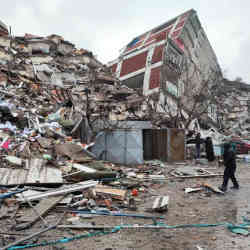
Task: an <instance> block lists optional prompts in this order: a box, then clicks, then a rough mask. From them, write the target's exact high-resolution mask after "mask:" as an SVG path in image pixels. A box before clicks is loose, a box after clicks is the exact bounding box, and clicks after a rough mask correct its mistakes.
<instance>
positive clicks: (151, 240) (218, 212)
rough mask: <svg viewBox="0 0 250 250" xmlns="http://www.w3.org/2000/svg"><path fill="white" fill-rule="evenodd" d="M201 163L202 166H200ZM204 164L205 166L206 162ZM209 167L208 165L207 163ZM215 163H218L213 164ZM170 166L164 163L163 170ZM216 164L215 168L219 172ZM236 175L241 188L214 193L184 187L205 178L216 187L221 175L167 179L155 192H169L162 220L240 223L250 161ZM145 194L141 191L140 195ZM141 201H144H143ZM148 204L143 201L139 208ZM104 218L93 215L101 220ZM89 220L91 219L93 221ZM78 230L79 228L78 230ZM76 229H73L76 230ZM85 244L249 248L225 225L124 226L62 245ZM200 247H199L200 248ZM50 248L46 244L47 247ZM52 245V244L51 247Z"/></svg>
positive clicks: (245, 211)
mask: <svg viewBox="0 0 250 250" xmlns="http://www.w3.org/2000/svg"><path fill="white" fill-rule="evenodd" d="M203 167H204V166H203ZM205 167H206V166H205ZM209 167H210V168H211V166H209ZM212 167H217V166H212ZM169 169H171V166H169V167H167V169H166V172H167V171H168V170H169ZM222 170H223V168H219V169H217V170H216V172H221V171H222ZM237 177H238V179H239V182H240V184H241V188H240V190H229V191H228V192H227V193H226V194H225V195H220V194H215V193H213V192H211V191H209V190H207V191H203V192H196V193H189V194H185V193H184V188H186V187H190V186H196V185H197V184H198V185H199V184H201V183H203V182H204V181H205V182H206V181H208V182H209V183H211V184H213V185H214V186H215V187H217V186H219V185H220V184H221V180H222V179H221V178H219V177H218V178H217V177H215V178H212V179H205V180H204V179H188V180H185V181H183V180H168V181H166V183H165V184H164V185H162V187H161V188H159V189H157V194H161V195H169V197H170V203H169V206H168V212H167V213H166V214H163V215H164V216H165V220H164V222H165V223H166V224H168V225H180V224H196V223H197V224H213V223H221V222H228V223H235V224H241V223H243V219H242V216H245V217H247V218H249V214H250V207H249V192H248V183H249V179H250V175H249V165H248V164H245V163H241V164H240V165H239V168H238V174H237ZM142 196H144V194H140V196H139V197H142ZM143 203H144V202H143ZM146 206H147V204H146V203H145V204H142V205H140V206H138V207H139V211H141V210H142V211H143V209H144V208H145V207H146ZM104 219H105V218H102V219H97V218H94V219H92V220H93V221H100V220H101V221H102V222H104V223H105V222H106V221H104ZM92 220H91V221H92ZM107 221H109V223H112V224H114V225H117V224H136V223H138V224H143V223H149V222H148V221H144V220H142V219H131V218H123V219H120V218H119V219H115V218H112V220H111V219H110V218H109V219H107ZM77 232H78V233H79V231H77ZM75 233H76V232H75ZM83 245H84V248H85V249H124V250H125V249H162V250H163V249H187V250H189V249H190V250H193V249H218V250H221V249H223V250H224V249H225V250H226V249H235V250H236V249H237V250H238V249H248V248H249V247H250V246H249V241H248V237H247V236H244V235H238V234H233V233H231V232H230V231H229V230H228V229H227V228H226V227H224V226H219V227H204V228H195V227H194V228H182V229H163V230H150V229H130V230H127V229H124V230H121V231H120V232H119V233H115V234H111V235H108V236H100V237H97V238H89V239H84V240H81V241H76V242H74V243H69V244H67V245H66V244H65V245H64V246H65V249H77V248H79V247H81V246H83ZM199 247H200V248H199ZM48 249H49V248H48ZM51 249H52V248H51Z"/></svg>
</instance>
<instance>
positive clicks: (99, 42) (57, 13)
mask: <svg viewBox="0 0 250 250" xmlns="http://www.w3.org/2000/svg"><path fill="white" fill-rule="evenodd" d="M191 8H193V9H195V10H196V11H197V13H198V16H199V18H200V21H201V24H202V26H203V28H204V29H205V32H206V33H207V36H208V38H209V40H210V42H211V44H212V47H213V48H214V50H215V53H216V55H217V57H218V59H219V63H220V65H221V67H222V69H223V71H224V72H225V74H226V76H227V77H229V78H231V79H234V78H235V77H238V76H239V77H242V78H243V80H244V81H246V82H248V83H250V67H249V66H250V32H249V23H250V15H249V12H250V1H248V0H240V1H235V0H210V1H209V0H182V1H174V0H173V1H166V0H155V1H147V0H126V1H121V0H106V1H101V0H91V1H82V0H72V1H69V0H67V1H66V0H8V1H2V3H1V9H0V13H1V15H0V19H1V20H2V21H3V22H5V23H6V24H7V25H11V26H12V30H13V33H14V35H23V34H25V33H32V34H37V35H50V34H58V35H62V36H63V37H64V38H65V39H66V40H69V41H71V42H73V43H75V44H76V45H77V47H82V48H85V49H89V50H91V51H93V53H94V54H96V55H98V59H99V60H100V61H102V62H104V63H106V62H108V61H111V60H113V59H115V58H116V57H117V56H118V54H119V49H121V48H122V47H123V46H125V45H126V44H127V43H128V42H130V40H131V39H132V38H134V37H135V36H137V35H140V34H141V33H143V32H145V31H147V30H149V29H151V28H153V27H155V26H157V25H159V24H161V23H163V22H165V21H167V20H169V19H171V18H173V17H175V16H177V15H179V14H181V13H182V12H185V11H187V10H189V9H191Z"/></svg>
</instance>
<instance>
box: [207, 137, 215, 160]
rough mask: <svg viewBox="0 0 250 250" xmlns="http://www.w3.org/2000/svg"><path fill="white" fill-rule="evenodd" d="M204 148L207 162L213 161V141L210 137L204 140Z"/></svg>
mask: <svg viewBox="0 0 250 250" xmlns="http://www.w3.org/2000/svg"><path fill="white" fill-rule="evenodd" d="M205 146H206V155H207V159H208V161H214V159H215V156H214V147H213V141H212V139H211V137H207V138H206V141H205Z"/></svg>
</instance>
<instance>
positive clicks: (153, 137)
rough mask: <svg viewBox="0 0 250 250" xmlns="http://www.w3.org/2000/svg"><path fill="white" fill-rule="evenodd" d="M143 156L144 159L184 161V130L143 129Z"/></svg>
mask: <svg viewBox="0 0 250 250" xmlns="http://www.w3.org/2000/svg"><path fill="white" fill-rule="evenodd" d="M143 150H144V151H143V152H144V154H143V157H144V159H145V160H153V159H160V160H162V161H169V162H170V161H184V160H185V157H186V154H185V131H184V130H182V129H144V130H143Z"/></svg>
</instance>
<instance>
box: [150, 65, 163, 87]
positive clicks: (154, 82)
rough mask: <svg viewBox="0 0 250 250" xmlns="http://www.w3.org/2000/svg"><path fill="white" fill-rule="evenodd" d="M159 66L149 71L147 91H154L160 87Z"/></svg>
mask: <svg viewBox="0 0 250 250" xmlns="http://www.w3.org/2000/svg"><path fill="white" fill-rule="evenodd" d="M160 79H161V66H160V67H157V68H153V69H151V73H150V79H149V89H154V88H157V87H159V86H160Z"/></svg>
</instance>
